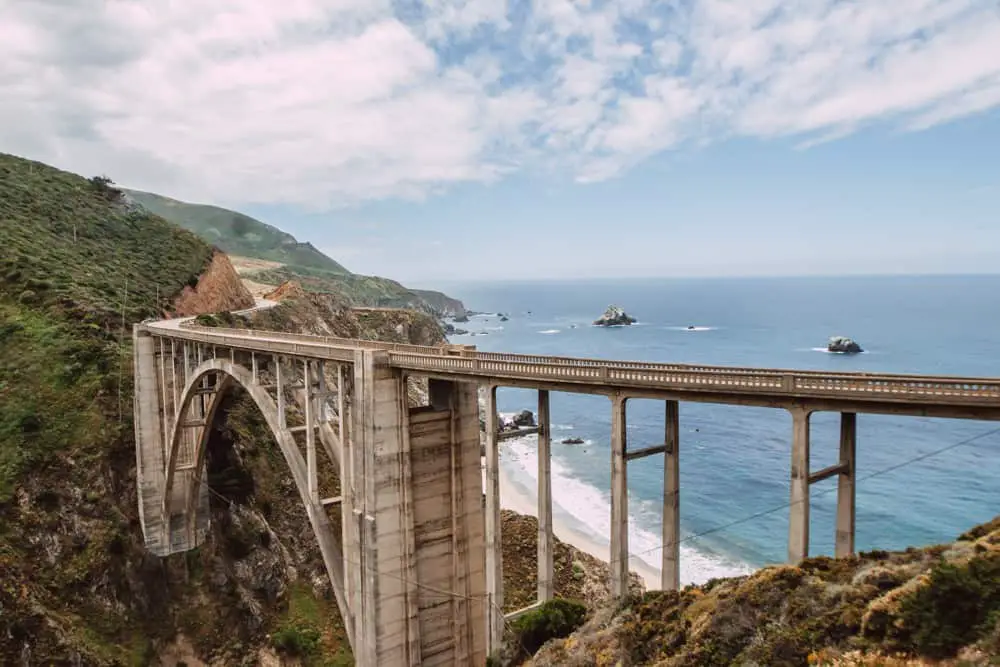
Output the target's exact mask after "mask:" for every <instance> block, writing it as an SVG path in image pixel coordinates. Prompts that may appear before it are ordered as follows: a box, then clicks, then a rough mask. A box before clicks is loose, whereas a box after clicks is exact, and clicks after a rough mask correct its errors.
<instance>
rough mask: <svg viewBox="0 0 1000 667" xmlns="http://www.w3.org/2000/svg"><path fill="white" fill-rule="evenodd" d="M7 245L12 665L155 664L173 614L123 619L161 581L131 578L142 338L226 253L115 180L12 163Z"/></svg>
mask: <svg viewBox="0 0 1000 667" xmlns="http://www.w3.org/2000/svg"><path fill="white" fill-rule="evenodd" d="M0 247H3V249H4V250H3V252H2V254H0V512H2V513H3V516H4V520H3V522H2V526H0V554H3V556H2V557H0V571H2V574H0V579H2V580H3V581H5V582H9V583H10V584H11V585H10V586H0V608H2V609H3V614H2V615H0V655H16V654H18V652H20V651H21V649H22V644H23V638H24V637H30V638H31V639H32V662H39V663H44V664H55V663H60V662H63V661H64V659H65V658H66V657H67V656H68V655H69V654H70V653H71V652H76V653H78V654H79V655H81V656H82V657H83V660H84V663H85V664H146V663H147V662H148V658H149V651H150V650H151V640H152V639H153V638H154V637H156V636H157V633H158V632H162V629H161V630H158V627H160V624H161V623H162V622H163V618H162V613H164V611H165V610H162V611H159V612H156V613H149V614H138V615H136V616H135V620H129V616H130V614H131V613H132V612H130V611H128V610H122V604H123V603H124V604H128V602H126V601H131V600H134V599H135V596H136V595H140V593H137V592H136V591H135V590H132V589H133V588H135V589H139V590H141V589H143V588H144V586H145V584H144V583H143V579H142V576H141V575H140V574H137V573H134V572H132V573H130V572H129V571H128V563H129V561H130V559H132V558H135V555H136V554H141V553H142V546H141V538H139V537H138V536H137V535H136V533H135V531H134V530H133V525H132V524H131V521H132V518H131V517H132V516H134V514H135V503H134V497H135V496H134V491H133V490H132V489H131V488H130V487H129V486H128V481H127V480H128V479H129V478H130V475H134V473H133V472H132V469H133V468H134V465H135V455H134V448H133V441H132V437H133V427H132V360H131V331H132V325H133V324H134V323H135V322H138V321H141V320H142V319H144V318H148V317H155V316H158V314H159V313H160V312H161V311H162V310H164V309H167V308H168V305H169V303H170V301H171V299H172V297H173V296H174V295H176V294H177V293H178V292H179V291H180V290H182V289H183V288H184V286H185V285H190V284H194V283H196V282H197V279H198V275H199V273H200V272H201V271H202V270H203V268H204V267H205V266H206V265H207V264H208V262H209V260H210V258H211V255H212V252H213V250H212V248H211V247H210V246H209V245H208V244H206V243H205V242H204V241H202V240H201V239H199V238H198V237H196V236H195V235H194V234H191V233H190V232H187V231H184V230H182V229H179V228H177V227H176V226H174V225H172V224H170V223H169V222H167V221H166V220H163V219H161V218H159V217H157V216H155V215H151V214H149V213H148V212H146V211H143V210H138V209H134V208H131V207H129V206H128V205H127V204H126V203H125V202H124V201H123V197H122V195H121V192H120V191H119V190H118V189H117V188H115V187H114V184H113V183H112V182H111V180H110V179H108V178H107V177H94V178H91V179H85V178H82V177H80V176H76V175H73V174H70V173H67V172H63V171H60V170H58V169H54V168H52V167H49V166H46V165H44V164H40V163H37V162H31V161H29V160H24V159H20V158H17V157H14V156H10V155H6V154H0ZM126 494H127V495H126ZM123 496H125V497H126V499H125V500H123V499H122V497H123ZM127 582H129V583H127ZM110 600H115V603H114V606H111V605H109V604H107V602H108V601H110ZM163 627H166V626H165V625H164V626H163Z"/></svg>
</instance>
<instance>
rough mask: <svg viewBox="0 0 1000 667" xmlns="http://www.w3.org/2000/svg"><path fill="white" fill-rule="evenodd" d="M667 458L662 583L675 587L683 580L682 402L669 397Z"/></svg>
mask: <svg viewBox="0 0 1000 667" xmlns="http://www.w3.org/2000/svg"><path fill="white" fill-rule="evenodd" d="M665 413H666V414H665V420H664V421H665V427H664V434H663V435H664V445H665V449H666V451H665V452H664V458H663V560H662V561H661V566H660V587H661V588H662V589H663V590H665V591H675V590H677V589H679V588H680V583H681V569H680V568H681V544H680V538H681V522H680V521H681V520H680V516H681V513H680V506H681V498H680V495H681V494H680V486H681V485H680V406H679V404H678V403H677V401H666V410H665Z"/></svg>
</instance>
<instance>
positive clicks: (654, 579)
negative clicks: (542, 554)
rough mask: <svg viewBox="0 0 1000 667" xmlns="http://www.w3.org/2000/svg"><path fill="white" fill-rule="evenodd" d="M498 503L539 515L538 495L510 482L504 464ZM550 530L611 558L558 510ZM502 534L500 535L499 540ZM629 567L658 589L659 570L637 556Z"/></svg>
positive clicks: (648, 585) (581, 547) (649, 586)
mask: <svg viewBox="0 0 1000 667" xmlns="http://www.w3.org/2000/svg"><path fill="white" fill-rule="evenodd" d="M485 489H486V460H485V459H483V490H484V492H485ZM500 506H501V507H502V508H504V509H508V510H511V511H513V512H517V513H518V514H524V515H528V516H538V500H537V494H535V493H531V494H528V493H525V492H524V491H523V490H522V489H521V488H519V486H518V485H517V484H514V483H512V482H511V480H510V478H509V476H508V474H507V472H506V471H505V470H504V468H503V466H502V465H501V466H500ZM552 530H553V532H554V533H555V536H556V537H558V538H559V539H560V540H562V541H563V542H566V543H568V544H572V545H573V546H574V547H576V548H577V549H579V550H581V551H584V552H586V553H588V554H590V555H592V556H594V557H595V558H599V559H601V560H602V561H604V562H608V560H609V557H610V552H609V547H608V545H607V544H600V543H598V542H596V541H594V540H593V539H591V538H589V537H588V536H586V535H583V534H581V533H580V532H579V531H577V530H573V529H571V528H570V527H569V526H567V525H566V523H565V522H564V521H561V520H560V518H559V515H558V513H557V514H555V516H554V517H553V520H552ZM502 538H503V536H502V535H501V539H502ZM629 568H630V569H631V570H632V571H633V572H635V573H636V574H638V575H639V576H640V577H642V580H643V583H644V584H645V585H646V590H656V589H659V588H660V571H659V570H658V569H656V568H654V567H650V566H649V565H648V564H646V563H645V562H643V561H641V560H639V559H638V558H635V557H632V558H631V559H630V563H629Z"/></svg>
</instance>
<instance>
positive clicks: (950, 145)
mask: <svg viewBox="0 0 1000 667" xmlns="http://www.w3.org/2000/svg"><path fill="white" fill-rule="evenodd" d="M0 62H3V63H4V67H3V68H2V69H0V97H2V99H4V105H3V107H2V108H0V150H2V151H6V152H12V153H15V154H20V155H25V156H28V157H32V158H35V159H39V160H43V161H45V162H49V163H51V164H55V165H57V166H60V167H63V168H66V169H69V170H72V171H77V172H79V173H83V174H87V175H91V174H97V173H106V174H108V175H109V176H111V177H112V178H113V179H115V180H116V181H117V182H119V183H121V184H123V185H126V186H128V187H135V188H139V189H145V190H150V191H154V192H158V193H160V194H164V195H168V196H172V197H176V198H178V199H182V200H187V201H196V202H204V203H215V204H219V205H222V206H228V207H231V208H236V209H238V210H241V211H244V212H247V213H249V214H251V215H255V216H257V217H259V218H261V219H263V220H265V221H267V222H270V223H272V224H274V225H276V226H278V227H281V228H283V229H286V230H288V231H290V232H292V233H293V234H295V235H296V236H297V237H299V238H300V240H308V241H311V242H312V243H313V244H314V245H316V246H317V247H319V248H321V249H322V250H324V251H326V252H328V253H329V254H330V255H331V256H333V257H334V258H335V259H338V260H339V261H341V262H343V263H344V264H345V265H347V266H348V267H349V268H351V269H352V270H355V271H358V272H364V273H374V274H380V275H387V276H391V277H394V278H398V279H401V280H404V281H409V282H416V283H433V282H435V281H438V280H444V279H459V280H461V279H496V278H525V279H535V278H547V277H558V278H572V277H584V276H586V277H604V276H608V277H610V276H671V275H684V276H692V275H800V274H815V273H820V274H840V273H884V272H889V273H937V272H952V273H955V272H957V273H974V272H995V271H996V270H997V267H1000V219H998V218H1000V214H998V207H997V205H996V204H997V202H998V200H1000V158H998V157H997V156H998V154H1000V5H998V4H997V3H996V2H993V1H991V0H908V1H907V2H905V3H902V2H895V1H890V0H869V1H866V2H861V1H852V0H740V1H739V2H736V1H730V0H697V2H696V1H694V0H680V1H666V0H664V1H660V2H654V1H653V0H618V1H615V2H612V1H610V0H534V1H532V2H528V1H526V0H427V1H426V2H416V1H414V0H409V1H404V0H395V1H391V0H286V1H284V2H282V3H263V2H261V3H246V2H237V1H236V0H206V1H205V2H204V3H203V6H202V9H201V10H200V11H199V12H198V13H192V12H189V11H185V9H184V6H182V3H172V2H168V1H167V0H149V1H144V2H136V1H135V0H105V1H103V2H95V1H93V0H73V1H71V2H66V3H47V2H29V1H28V0H14V1H13V2H9V3H5V4H4V5H2V6H0Z"/></svg>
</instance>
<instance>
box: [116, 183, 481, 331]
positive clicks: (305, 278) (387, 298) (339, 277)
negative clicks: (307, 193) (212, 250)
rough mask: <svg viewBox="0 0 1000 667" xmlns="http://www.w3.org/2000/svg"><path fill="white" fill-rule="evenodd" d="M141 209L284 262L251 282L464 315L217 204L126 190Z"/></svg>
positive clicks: (430, 294) (449, 302) (219, 242)
mask: <svg viewBox="0 0 1000 667" xmlns="http://www.w3.org/2000/svg"><path fill="white" fill-rule="evenodd" d="M127 192H128V195H129V197H131V198H132V199H133V200H135V201H136V202H137V203H139V204H141V205H142V206H143V207H145V208H146V209H148V210H149V211H151V212H152V213H155V214H156V215H160V216H163V217H164V218H165V219H167V220H170V221H171V222H174V223H175V224H178V225H180V226H181V227H184V228H185V229H189V230H191V231H192V232H194V233H195V234H198V235H199V236H201V237H202V238H203V239H205V240H206V241H208V242H209V243H212V244H214V245H216V246H217V247H219V248H220V249H222V250H223V251H225V252H227V253H229V254H231V255H239V256H245V257H252V258H256V259H265V260H269V261H272V262H280V263H281V264H283V266H280V267H277V268H273V269H266V270H263V271H259V272H255V273H253V274H252V276H250V277H251V278H252V279H253V280H255V281H257V282H261V283H264V284H269V285H275V286H277V285H280V284H281V283H283V282H285V281H287V280H296V281H298V282H299V283H300V284H301V285H302V287H303V288H304V289H306V290H308V291H310V292H329V293H334V294H338V295H340V296H342V297H343V298H345V299H347V301H348V302H349V303H350V304H352V305H356V306H370V307H383V308H412V309H414V310H419V311H421V312H424V313H427V314H430V315H436V316H444V315H451V314H462V313H464V312H465V307H464V306H463V305H462V303H461V302H460V301H458V300H456V299H452V298H450V297H448V296H446V295H444V294H442V293H440V292H434V291H431V290H411V289H408V288H406V287H404V286H403V285H401V284H399V283H398V282H396V281H395V280H390V279H388V278H380V277H378V276H361V275H357V274H354V273H351V272H350V271H348V270H347V269H345V268H344V267H343V266H341V265H340V264H338V263H337V262H335V261H334V260H332V259H330V258H329V257H327V256H326V255H324V254H323V253H321V252H320V251H319V250H317V249H316V248H314V247H313V246H312V245H311V244H309V243H299V242H298V241H297V240H296V239H295V237H293V236H292V235H291V234H287V233H285V232H283V231H281V230H280V229H278V228H276V227H273V226H271V225H268V224H266V223H263V222H261V221H259V220H255V219H254V218H251V217H249V216H246V215H243V214H242V213H237V212H235V211H230V210H227V209H224V208H219V207H217V206H204V205H200V204H188V203H185V202H181V201H177V200H174V199H169V198H167V197H162V196H160V195H155V194H152V193H149V192H139V191H136V190H128V191H127Z"/></svg>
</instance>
